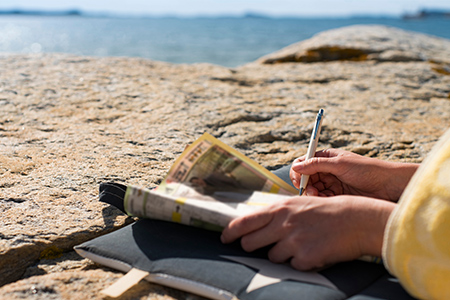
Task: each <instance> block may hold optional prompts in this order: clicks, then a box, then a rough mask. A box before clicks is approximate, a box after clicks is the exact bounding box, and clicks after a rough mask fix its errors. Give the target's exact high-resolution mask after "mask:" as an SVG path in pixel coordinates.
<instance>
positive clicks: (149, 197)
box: [124, 133, 298, 231]
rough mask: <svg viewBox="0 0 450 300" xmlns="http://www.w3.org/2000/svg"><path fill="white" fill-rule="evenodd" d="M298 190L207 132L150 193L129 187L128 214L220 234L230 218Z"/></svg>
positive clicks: (126, 199) (127, 192)
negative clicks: (215, 231)
mask: <svg viewBox="0 0 450 300" xmlns="http://www.w3.org/2000/svg"><path fill="white" fill-rule="evenodd" d="M297 193H298V191H297V190H296V189H295V188H293V187H292V186H290V185H289V184H287V183H286V182H284V181H283V180H281V179H280V178H278V177H277V176H275V175H274V174H273V173H271V172H270V171H268V170H267V169H265V168H264V167H262V166H261V165H259V164H258V163H256V162H255V161H253V160H251V159H249V158H248V157H246V156H245V155H243V154H242V153H240V152H238V151H237V150H235V149H233V148H231V147H229V146H227V145H226V144H224V143H222V142H221V141H219V140H218V139H216V138H214V137H213V136H211V135H210V134H207V133H205V134H204V135H203V136H201V137H200V138H199V139H198V140H196V141H195V142H194V143H193V144H192V145H190V146H189V147H188V148H187V149H186V150H185V151H184V152H183V153H182V154H181V156H180V157H179V158H178V159H177V160H176V161H175V163H174V164H173V166H172V167H171V168H170V170H169V172H168V174H167V176H166V178H165V179H164V180H163V182H162V183H161V184H160V185H159V186H158V187H157V188H156V189H154V190H149V189H145V188H141V187H135V186H128V187H127V191H126V194H125V199H124V207H125V210H126V211H127V213H128V214H129V215H132V216H136V217H143V218H152V219H159V220H166V221H172V222H178V223H182V224H186V225H191V226H196V227H201V228H205V229H210V230H217V231H221V230H222V229H223V228H224V227H225V226H226V225H227V224H228V223H229V222H230V221H231V220H232V219H233V218H236V217H237V216H241V215H244V214H247V213H249V212H251V211H253V210H255V209H257V208H259V207H261V206H264V205H268V204H270V203H273V202H275V201H279V200H281V199H284V198H286V197H292V196H293V195H295V194H297Z"/></svg>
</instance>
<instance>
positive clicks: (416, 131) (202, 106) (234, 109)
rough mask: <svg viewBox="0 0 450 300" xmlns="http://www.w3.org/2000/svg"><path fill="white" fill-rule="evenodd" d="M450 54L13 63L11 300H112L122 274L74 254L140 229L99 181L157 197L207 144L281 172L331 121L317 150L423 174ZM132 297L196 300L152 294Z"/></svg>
mask: <svg viewBox="0 0 450 300" xmlns="http://www.w3.org/2000/svg"><path fill="white" fill-rule="evenodd" d="M449 45H450V41H448V40H444V39H439V38H435V37H431V36H426V35H423V34H418V33H412V32H406V31H402V30H399V29H395V28H388V27H380V26H351V27H348V28H341V29H336V30H331V31H328V32H324V33H321V34H319V35H317V36H315V37H313V38H312V39H310V40H307V41H304V42H301V43H298V44H294V45H292V46H289V47H287V48H285V49H283V50H280V52H277V53H274V54H271V55H268V56H266V57H264V58H262V59H260V60H258V61H257V62H254V63H250V64H247V65H244V66H241V67H238V68H234V69H230V68H225V67H221V66H215V65H210V64H192V65H185V64H180V65H175V64H169V63H163V62H156V61H150V60H145V59H139V58H115V57H106V58H93V57H80V56H73V55H65V54H41V55H2V56H0V66H1V69H2V72H1V73H0V212H1V214H0V224H2V225H1V230H0V286H2V285H3V287H1V288H0V298H13V299H14V298H20V297H22V298H23V297H28V296H30V297H31V296H32V297H35V298H39V297H41V296H42V297H41V298H45V299H51V298H52V297H53V298H54V299H67V298H71V299H76V298H81V297H84V296H83V295H84V293H87V294H89V296H90V297H92V298H95V297H99V298H101V296H100V295H98V291H100V290H101V289H102V288H104V287H106V286H107V285H108V284H110V283H111V282H112V281H114V280H115V279H116V278H118V277H119V276H120V274H119V273H117V272H114V271H112V270H108V269H103V268H101V267H99V266H96V265H93V264H92V263H90V262H89V261H87V260H82V259H81V258H77V257H76V255H75V254H74V253H73V251H72V247H73V246H74V245H76V244H79V243H81V242H84V241H86V240H89V239H92V238H94V237H96V236H99V235H102V234H105V233H107V232H110V231H112V230H115V229H117V228H120V227H122V226H124V225H126V224H129V223H131V222H133V219H132V218H130V217H127V216H125V215H123V214H121V213H120V212H119V211H118V210H116V209H115V208H112V207H109V206H107V205H105V204H102V203H99V202H98V185H99V183H101V182H105V181H116V182H122V183H128V184H135V185H140V186H147V187H154V186H156V185H158V184H159V182H161V180H162V179H163V178H164V175H165V173H166V172H167V170H168V169H169V167H170V165H171V164H172V163H173V161H174V159H175V158H176V157H177V156H178V155H179V154H180V153H181V152H182V151H183V149H184V148H185V146H186V145H188V144H189V143H191V142H193V141H194V140H195V139H196V138H197V137H199V136H200V135H201V134H202V133H203V132H209V133H211V134H213V135H214V136H216V137H218V138H220V139H221V140H222V141H224V142H225V143H227V144H229V145H231V146H233V147H235V148H236V149H238V150H239V151H241V152H243V153H244V154H246V155H247V156H249V157H251V158H252V159H254V160H256V161H257V162H259V163H261V164H262V165H263V166H265V167H267V168H268V169H275V168H277V167H279V166H281V165H285V164H288V163H289V162H291V161H292V160H293V159H294V158H296V157H298V156H300V155H303V154H304V153H305V152H306V148H307V145H308V139H309V135H310V133H311V130H312V123H313V121H314V118H315V115H316V113H317V111H318V109H319V108H324V109H325V113H326V117H325V120H324V126H323V130H322V135H321V139H320V143H319V148H328V147H335V148H342V149H346V150H350V151H354V152H356V153H359V154H361V155H366V156H370V157H377V158H380V159H386V160H392V161H405V162H406V161H412V162H420V161H422V159H423V158H424V157H425V156H426V154H427V153H428V152H429V151H430V149H431V147H432V146H433V145H434V144H435V142H436V141H437V140H438V138H439V136H440V135H441V134H442V133H443V132H444V131H445V130H446V129H447V128H448V124H450V50H449V49H450V47H449ZM318 49H328V50H326V51H331V50H330V49H351V51H349V52H345V51H344V52H342V51H341V50H339V51H335V52H333V51H334V50H333V51H331V52H333V53H332V54H333V55H331V56H329V55H328V54H327V55H323V54H322V53H325V52H326V51H325V52H320V51H319V52H317V51H318ZM346 51H347V50H346ZM352 51H354V52H352ZM308 53H310V54H311V53H312V54H311V55H313V56H314V57H315V58H314V59H303V58H301V57H305V55H307V54H308ZM314 53H316V54H317V53H319V54H317V55H316V54H314ZM336 53H337V55H335V54H336ZM339 53H340V54H339ZM345 53H359V54H358V55H356V56H352V55H350V56H351V57H347V56H346V54H345ZM287 58H289V59H287ZM292 58H295V59H292ZM300 58H301V59H300ZM274 62H285V63H278V64H274ZM69 293H70V297H69V296H68V295H69ZM130 295H131V296H130ZM125 297H131V298H133V299H160V298H161V299H171V298H170V297H172V298H176V299H185V298H186V297H188V296H186V294H179V293H178V292H177V291H174V290H171V289H168V288H162V287H158V286H155V285H150V284H147V283H142V284H140V285H139V287H137V291H134V292H131V293H130V294H126V295H125ZM165 297H168V298H165ZM189 297H194V296H189ZM84 298H85V297H84ZM131 298H130V299H131ZM192 299H194V298H192Z"/></svg>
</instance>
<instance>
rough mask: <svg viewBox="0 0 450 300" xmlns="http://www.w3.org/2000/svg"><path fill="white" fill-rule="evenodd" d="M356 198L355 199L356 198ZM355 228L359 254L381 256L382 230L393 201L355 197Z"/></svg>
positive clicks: (392, 208)
mask: <svg viewBox="0 0 450 300" xmlns="http://www.w3.org/2000/svg"><path fill="white" fill-rule="evenodd" d="M356 198H357V199H356ZM352 205H353V210H354V213H355V214H356V216H357V218H356V222H355V230H356V235H357V241H358V244H359V250H360V253H361V255H371V256H377V257H381V251H382V246H383V237H384V230H385V228H386V224H387V221H388V219H389V216H390V215H391V213H392V211H393V210H394V208H395V207H396V204H395V203H392V202H390V201H385V200H379V199H375V198H367V197H355V199H353V204H352Z"/></svg>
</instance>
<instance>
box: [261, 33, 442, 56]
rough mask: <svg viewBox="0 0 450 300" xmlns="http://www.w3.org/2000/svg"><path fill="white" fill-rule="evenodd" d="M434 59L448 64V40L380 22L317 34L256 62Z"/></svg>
mask: <svg viewBox="0 0 450 300" xmlns="http://www.w3.org/2000/svg"><path fill="white" fill-rule="evenodd" d="M333 60H356V61H361V60H375V61H393V62H400V61H402V62H406V61H435V62H439V63H450V41H448V40H445V39H442V38H438V37H431V36H429V35H425V34H419V33H415V32H410V31H405V30H401V29H397V28H393V27H387V26H381V25H365V26H362V25H354V26H349V27H344V28H337V29H333V30H328V31H325V32H321V33H318V34H316V35H315V36H314V37H312V38H311V39H309V40H306V41H302V42H299V43H296V44H292V45H290V46H287V47H285V48H283V49H281V50H280V51H277V52H275V53H272V54H269V55H267V56H264V57H262V58H261V59H259V60H258V61H259V62H261V63H266V64H272V63H282V62H318V61H333Z"/></svg>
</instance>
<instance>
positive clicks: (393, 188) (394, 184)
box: [383, 162, 419, 202]
mask: <svg viewBox="0 0 450 300" xmlns="http://www.w3.org/2000/svg"><path fill="white" fill-rule="evenodd" d="M383 164H384V166H383V168H384V172H383V173H384V176H385V180H384V181H385V184H384V186H385V189H386V194H387V195H388V197H389V200H391V201H394V202H397V201H398V199H400V196H401V195H402V193H403V191H404V190H405V188H406V186H407V185H408V183H409V181H410V180H411V178H412V176H413V175H414V173H415V172H416V170H417V169H418V168H419V164H415V163H399V162H383Z"/></svg>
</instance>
